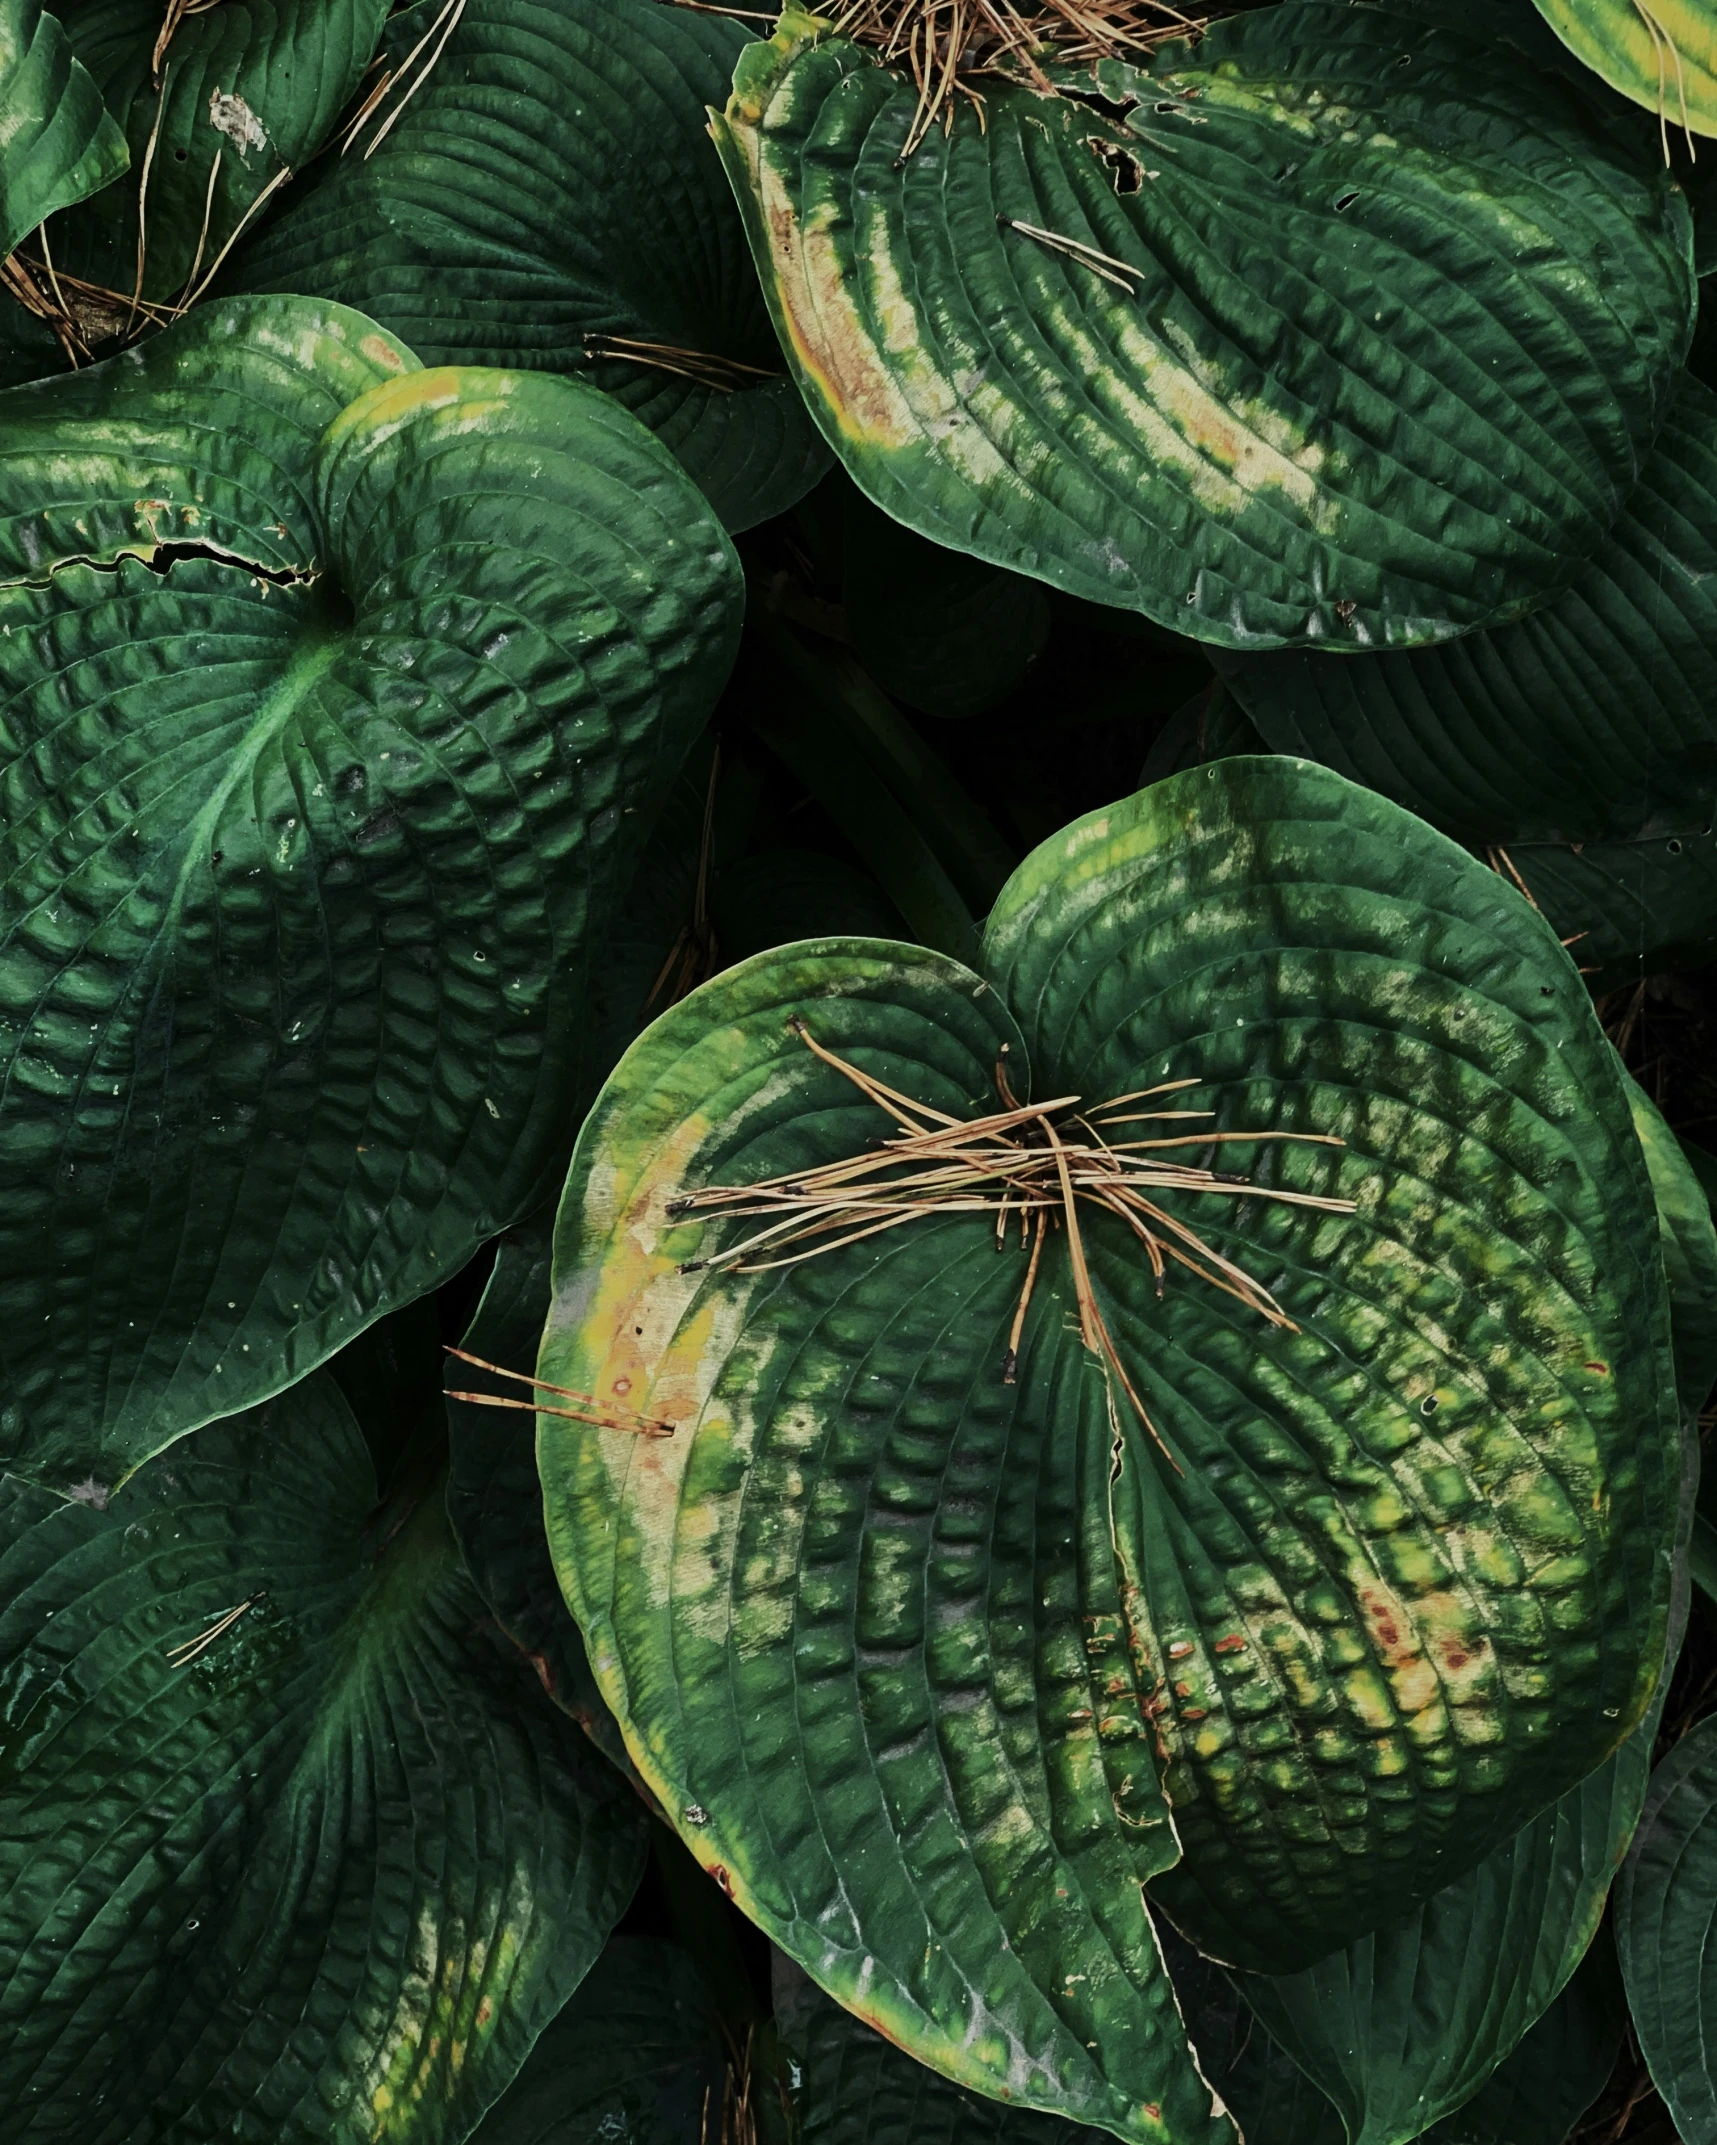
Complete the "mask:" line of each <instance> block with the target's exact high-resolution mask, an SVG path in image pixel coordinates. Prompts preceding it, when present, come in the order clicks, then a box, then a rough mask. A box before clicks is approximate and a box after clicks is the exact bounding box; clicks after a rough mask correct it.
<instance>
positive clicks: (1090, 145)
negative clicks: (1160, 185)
mask: <svg viewBox="0 0 1717 2145" xmlns="http://www.w3.org/2000/svg"><path fill="white" fill-rule="evenodd" d="M1085 146H1086V148H1087V149H1089V150H1090V151H1091V152H1092V154H1093V155H1094V156H1095V157H1096V159H1097V161H1098V162H1099V163H1100V164H1102V165H1104V166H1105V167H1106V168H1107V170H1108V172H1109V176H1110V177H1111V178H1112V179H1113V180H1114V182H1115V191H1116V193H1118V194H1136V193H1137V192H1138V190H1139V188H1140V187H1141V186H1142V185H1143V183H1144V171H1143V169H1142V167H1141V165H1140V163H1139V160H1138V158H1137V157H1136V156H1134V155H1133V153H1132V151H1131V150H1130V149H1123V148H1122V147H1121V145H1120V143H1119V142H1112V141H1105V140H1104V139H1103V137H1102V135H1100V134H1088V135H1086V137H1085Z"/></svg>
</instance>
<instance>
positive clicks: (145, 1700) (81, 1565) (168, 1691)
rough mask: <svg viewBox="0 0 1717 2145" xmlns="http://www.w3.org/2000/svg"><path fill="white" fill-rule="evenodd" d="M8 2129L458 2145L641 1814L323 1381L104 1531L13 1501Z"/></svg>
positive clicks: (38, 1497) (2, 1977)
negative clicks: (379, 1484) (387, 1483)
mask: <svg viewBox="0 0 1717 2145" xmlns="http://www.w3.org/2000/svg"><path fill="white" fill-rule="evenodd" d="M0 1688H3V1692H4V1718H5V1728H4V1730H3V1731H0V1986H3V1988H4V1995H3V1996H0V2127H3V2128H4V2131H5V2135H6V2137H7V2138H8V2139H9V2140H16V2141H17V2145H36V2141H37V2140H41V2141H44V2145H45V2141H48V2140H60V2139H72V2138H76V2139H79V2140H81V2141H83V2145H125V2141H130V2140H134V2139H141V2138H144V2137H150V2138H155V2137H161V2138H166V2137H174V2138H181V2137H183V2138H189V2137H216V2136H218V2137H222V2138H232V2139H239V2140H246V2141H255V2145H264V2141H267V2145H282V2141H284V2145H359V2141H360V2140H363V2141H365V2145H369V2141H378V2140H382V2141H385V2140H399V2141H406V2140H409V2141H412V2145H431V2141H442V2140H445V2141H446V2145H457V2141H458V2140H459V2139H461V2138H463V2137H465V2136H466V2135H467V2134H468V2132H469V2131H470V2129H471V2128H472V2127H473V2125H474V2124H475V2122H476V2121H477V2118H478V2117H479V2116H480V2115H481V2114H482V2112H483V2110H484V2109H485V2108H486V2107H487V2106H488V2105H489V2104H490V2102H492V2101H493V2100H494V2099H495V2098H496V2097H497V2095H498V2094H499V2093H500V2092H501V2091H502V2090H503V2088H504V2087H505V2086H506V2085H507V2083H508V2082H509V2080H510V2079H511V2077H512V2076H513V2074H514V2072H515V2071H516V2070H517V2069H518V2067H519V2065H520V2063H521V2062H522V2061H523V2060H524V2057H525V2055H526V2054H527V2052H528V2051H529V2049H530V2047H531V2044H532V2042H533V2041H534V2040H535V2038H536V2036H537V2034H538V2033H539V2032H540V2031H541V2029H542V2027H543V2026H544V2025H545V2024H546V2023H547V2022H548V2020H549V2019H550V2018H551V2017H553V2015H554V2014H555V2012H556V2011H557V2010H558V2009H559V2008H560V2006H561V2005H562V2004H563V2003H564V2002H565V2001H566V1999H567V1998H568V1997H569V1996H570V1995H571V1993H572V1991H573V1990H574V1988H576V1987H577V1985H578V1983H579V1981H580V1980H581V1979H582V1977H583V1975H584V1974H585V1972H586V1971H587V1969H588V1968H589V1967H590V1965H591V1963H592V1962H593V1961H594V1959H595V1958H596V1956H597V1954H598V1953H599V1952H600V1950H601V1949H602V1945H603V1943H604V1940H605V1939H606V1937H607V1934H608V1931H609V1929H610V1928H611V1927H612V1925H613V1923H614V1921H615V1920H616V1918H617V1917H618V1915H619V1914H620V1913H621V1911H622V1910H623V1909H624V1907H625V1905H626V1903H627V1901H628V1899H629V1898H630V1897H631V1894H632V1891H633V1888H634V1887H635V1885H636V1883H637V1880H638V1876H639V1874H640V1871H641V1869H642V1866H643V1854H644V1838H643V1834H644V1826H645V1823H646V1820H645V1817H644V1813H643V1811H642V1810H641V1809H640V1807H639V1805H638V1803H637V1801H636V1799H635V1797H634V1796H633V1795H632V1793H631V1791H630V1790H629V1789H628V1788H627V1786H626V1784H625V1782H624V1781H623V1780H622V1779H621V1778H620V1776H619V1775H618V1774H617V1773H615V1772H614V1771H613V1769H612V1768H611V1767H609V1766H608V1765H607V1764H606V1763H605V1762H604V1761H603V1760H602V1759H601V1758H599V1757H598V1756H597V1755H596V1754H595V1753H594V1752H593V1751H591V1750H590V1749H589V1747H588V1745H587V1744H586V1743H585V1741H584V1738H583V1737H582V1736H581V1735H580V1734H579V1732H578V1730H577V1729H576V1728H575V1727H574V1726H573V1725H572V1723H571V1722H570V1721H567V1720H565V1719H564V1718H563V1717H562V1716H561V1715H560V1714H558V1713H556V1712H555V1711H554V1709H553V1708H552V1707H551V1706H549V1705H547V1704H546V1703H545V1702H544V1700H543V1699H542V1696H541V1693H540V1692H539V1691H538V1689H537V1685H536V1679H535V1677H534V1676H533V1675H532V1674H531V1671H530V1669H529V1668H528V1666H527V1665H526V1664H525V1663H524V1662H523V1661H522V1660H521V1659H520V1658H519V1656H518V1654H517V1652H516V1651H515V1649H514V1648H513V1647H512V1646H511V1645H510V1644H509V1643H508V1642H507V1641H506V1639H505V1638H503V1637H502V1635H501V1634H500V1633H499V1632H498V1631H496V1630H495V1629H494V1627H493V1626H492V1625H491V1624H490V1623H489V1621H488V1618H487V1616H486V1614H485V1612H484V1610H483V1606H482V1603H481V1602H480V1601H479V1599H478V1597H477V1594H476V1591H475V1589H474V1588H473V1587H472V1585H471V1582H470V1580H469V1579H468V1578H467V1576H466V1574H465V1571H464V1568H463V1566H462V1565H461V1564H460V1561H459V1553H458V1550H457V1548H456V1546H455V1544H454V1541H453V1537H452V1535H451V1533H450V1531H449V1529H448V1527H447V1523H446V1518H445V1514H444V1512H443V1509H442V1501H441V1494H440V1483H439V1481H438V1480H437V1479H436V1477H435V1476H434V1475H433V1474H430V1475H428V1476H427V1477H424V1476H422V1475H420V1477H419V1479H418V1480H417V1482H416V1484H415V1493H414V1494H412V1493H408V1494H406V1495H404V1496H402V1497H398V1498H396V1499H395V1500H394V1501H393V1502H392V1503H391V1504H388V1505H384V1506H380V1507H378V1503H377V1496H376V1483H375V1476H374V1473H373V1471H372V1469H371V1467H370V1463H369V1457H368V1454H367V1453H366V1451H365V1448H364V1441H363V1437H362V1435H361V1434H360V1432H359V1429H358V1426H357V1424H356V1422H355V1421H354V1420H353V1418H352V1415H351V1413H350V1411H349V1409H348V1408H347V1407H346V1405H345V1402H344V1401H343V1400H342V1398H341V1397H340V1394H339V1391H338V1389H337V1388H336V1387H335V1385H334V1384H333V1381H332V1380H331V1379H329V1378H328V1377H327V1376H326V1375H325V1374H318V1375H317V1376H315V1377H313V1378H311V1379H310V1380H309V1381H308V1382H307V1383H305V1384H303V1385H300V1386H297V1387H295V1388H294V1389H293V1390H292V1391H291V1392H290V1393H288V1394H286V1395H284V1396H282V1397H281V1398H279V1399H277V1400H274V1401H271V1402H269V1403H267V1404H266V1405H265V1406H263V1407H262V1408H259V1409H257V1410H256V1411H254V1412H253V1413H251V1414H248V1415H245V1416H241V1417H238V1418H236V1419H235V1420H234V1421H232V1422H228V1423H221V1424H218V1425H215V1426H213V1427H211V1428H209V1429H206V1430H204V1431H202V1432H200V1433H199V1434H198V1435H197V1436H196V1437H195V1438H194V1439H192V1440H190V1441H188V1442H187V1443H186V1444H185V1445H183V1446H182V1447H180V1449H179V1450H177V1451H176V1452H175V1453H174V1454H173V1455H172V1457H171V1458H170V1459H166V1460H163V1461H161V1462H159V1463H158V1464H157V1465H156V1466H154V1467H151V1468H147V1469H145V1470H144V1471H143V1473H141V1474H140V1475H138V1476H137V1477H136V1479H135V1480H133V1481H132V1482H130V1483H128V1484H126V1486H125V1487H124V1488H123V1489H121V1490H119V1491H117V1492H116V1493H115V1494H114V1495H113V1496H112V1497H111V1498H106V1497H105V1496H104V1495H103V1493H102V1492H100V1491H99V1490H98V1489H97V1487H96V1486H95V1485H94V1484H91V1483H86V1484H84V1485H82V1487H81V1490H80V1493H79V1495H78V1496H77V1497H74V1498H73V1499H70V1500H66V1499H62V1498H59V1497H57V1496H54V1495H52V1494H50V1493H49V1492H48V1491H46V1490H42V1489H38V1488H35V1487H33V1486H31V1485H27V1484H25V1483H22V1482H20V1481H18V1480H17V1478H16V1477H10V1478H7V1479H6V1480H5V1481H4V1482H0Z"/></svg>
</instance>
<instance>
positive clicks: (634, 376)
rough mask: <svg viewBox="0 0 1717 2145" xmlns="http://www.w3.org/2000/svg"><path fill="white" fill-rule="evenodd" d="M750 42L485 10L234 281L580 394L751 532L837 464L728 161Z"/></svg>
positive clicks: (424, 27) (473, 4)
mask: <svg viewBox="0 0 1717 2145" xmlns="http://www.w3.org/2000/svg"><path fill="white" fill-rule="evenodd" d="M440 11H441V0H419V4H418V5H417V7H415V8H414V9H413V10H412V11H411V14H410V15H409V16H408V17H406V18H404V19H403V20H402V22H401V23H399V24H396V25H395V27H394V30H393V32H392V34H391V36H390V45H391V46H392V47H394V48H396V49H397V48H400V47H403V48H404V51H403V52H402V58H403V57H404V54H405V53H409V51H410V48H411V47H412V46H413V45H415V44H416V43H417V42H418V37H419V35H421V34H423V33H426V32H428V31H429V30H430V29H431V27H432V25H433V23H434V22H435V21H436V19H437V18H438V16H439V14H440ZM408 25H410V26H411V27H410V28H409V29H408V27H407V26H408ZM749 41H750V33H749V32H747V31H745V30H744V29H742V28H741V26H740V25H739V24H738V23H737V22H730V21H726V20H723V19H722V18H721V17H719V16H711V15H691V14H686V13H683V12H680V11H678V10H676V9H673V8H668V7H662V6H660V5H657V4H656V0H467V4H466V6H465V7H464V9H463V11H462V13H461V14H460V16H459V19H458V22H457V25H456V26H455V27H454V28H453V29H452V31H451V34H450V35H449V36H448V37H447V40H446V43H445V46H444V47H443V48H441V52H440V57H439V59H438V60H437V61H436V63H435V66H434V68H433V70H432V72H431V73H430V74H429V75H428V77H427V79H426V80H425V81H424V84H423V87H422V88H421V89H416V90H411V88H410V86H411V83H412V82H413V80H414V79H415V78H416V74H417V69H416V68H415V67H414V68H412V69H410V70H408V71H404V72H402V73H401V75H400V77H399V80H398V86H397V87H396V88H395V90H394V91H393V92H392V94H390V96H388V97H387V98H385V99H384V100H383V102H382V104H381V105H380V106H379V107H378V109H377V112H376V115H375V118H374V121H373V122H372V124H371V125H370V126H369V127H367V128H366V129H365V131H364V132H363V133H362V134H361V135H360V136H359V137H358V138H357V140H356V141H355V142H354V145H353V147H352V149H351V150H350V151H349V153H347V154H346V155H345V156H343V157H340V158H338V159H331V160H329V162H328V164H327V166H326V168H325V172H324V174H323V176H322V177H321V179H320V182H319V183H318V184H317V185H316V186H315V187H314V190H313V191H312V192H311V193H310V195H309V197H308V199H306V200H305V201H304V202H302V203H301V204H298V205H296V206H294V207H292V208H291V209H290V210H289V212H288V213H287V214H286V215H285V216H284V217H283V218H281V220H280V221H279V222H278V223H277V224H276V225H275V226H274V227H273V228H272V229H271V230H270V231H269V232H268V233H267V235H266V236H265V237H263V238H261V239H260V240H259V241H258V242H257V243H256V244H255V245H254V246H252V247H251V248H250V249H249V250H248V252H247V254H246V255H245V256H244V258H243V259H242V260H241V261H240V263H239V267H238V270H237V277H236V280H237V282H238V284H239V286H240V287H242V288H243V289H246V290H294V291H309V292H312V293H315V294H316V295H318V296H322V297H329V298H338V299H341V300H343V301H344V302H345V303H347V304H348V305H361V306H362V307H363V309H364V311H365V312H367V313H371V314H373V315H374V316H375V318H376V319H377V320H380V321H383V322H385V323H386V324H387V326H388V327H390V328H392V329H393V330H394V331H395V332H396V333H397V334H398V335H400V336H402V337H403V338H404V339H405V341H406V342H408V343H409V344H410V345H411V347H412V348H413V349H414V350H415V351H417V353H418V354H419V356H420V357H422V358H423V359H424V360H425V361H426V362H427V363H430V364H452V363H471V364H483V365H516V366H520V367H524V368H528V369H530V370H533V371H535V370H543V371H550V372H567V371H576V372H578V373H580V374H582V375H583V376H584V377H586V378H588V379H591V380H593V381H594V382H595V383H596V384H597V385H598V386H600V387H603V388H606V389H607V390H608V391H609V392H610V393H611V394H614V395H617V396H618V397H619V398H620V399H621V401H623V402H624V403H625V405H626V407H627V408H628V409H630V410H631V411H632V412H633V413H634V415H636V416H638V417H640V418H642V419H643V421H644V422H645V423H646V424H647V425H649V427H650V428H651V430H652V431H654V432H655V433H656V434H657V436H658V437H659V438H661V439H662V440H663V441H664V442H665V443H666V444H667V445H668V446H669V447H671V448H672V449H673V450H674V452H675V453H676V454H677V455H678V456H679V457H680V459H681V461H682V462H683V463H684V464H685V466H686V468H687V469H688V470H689V471H690V472H691V474H692V476H693V477H694V478H695V479H696V481H697V482H698V484H699V485H700V486H701V487H702V488H703V490H704V491H705V492H706V493H707V495H708V496H709V498H710V499H711V501H712V502H713V503H714V505H715V507H716V509H717V511H718V512H719V513H720V515H721V517H722V519H723V520H724V521H725V522H726V523H727V525H728V527H729V528H733V529H743V528H748V527H749V526H750V525H751V524H752V523H753V522H756V521H762V520H763V519H765V518H766V517H767V516H769V515H771V514H778V513H780V512H782V511H783V510H784V509H785V508H787V507H789V506H791V505H792V504H793V502H794V500H795V499H797V498H798V497H799V496H800V494H801V493H803V492H805V491H807V490H809V488H810V486H811V485H812V484H813V483H814V482H815V481H816V479H817V478H818V476H819V475H821V473H822V471H823V469H824V468H825V467H826V466H827V460H828V456H827V450H826V449H825V448H824V447H823V444H822V442H821V440H820V439H819V438H818V437H817V434H816V431H815V429H814V427H813V426H812V425H811V423H810V421H809V419H808V418H807V417H806V414H805V411H804V408H803V406H802V404H801V402H800V399H799V393H798V390H797V388H795V386H794V385H793V382H792V381H791V379H790V378H788V377H787V374H786V372H785V370H784V368H783V364H782V359H781V354H780V351H779V350H778V349H777V347H776V343H775V338H774V335H773V334H772V333H771V331H770V326H769V318H768V314H767V312H766V311H765V309H764V305H763V301H762V296H761V294H760V292H759V290H758V287H757V278H756V275H755V273H754V272H753V270H752V267H751V264H750V262H749V260H748V258H747V255H746V245H745V236H744V232H743V229H742V227H741V225H740V221H739V217H738V214H737V212H736V210H735V207H734V203H733V198H732V194H731V192H730V190H729V188H728V186H727V183H726V181H725V179H724V178H723V176H722V173H721V167H720V164H719V162H718V160H717V158H716V156H715V154H714V152H713V150H712V149H711V147H710V143H709V138H708V124H709V122H708V116H707V112H706V109H705V108H706V107H707V106H709V105H712V104H714V105H719V104H722V103H724V102H725V101H726V98H727V92H728V84H729V82H730V80H731V78H732V74H733V66H734V61H735V60H736V58H737V57H738V55H739V53H740V52H741V51H742V50H743V48H744V47H745V45H746V44H747V43H748V42H749ZM420 64H421V63H420ZM408 90H410V101H409V102H408V103H404V104H403V108H402V104H401V100H402V99H403V98H404V96H405V95H406V93H407V91H408ZM396 110H398V111H400V115H401V116H400V117H399V120H398V123H397V124H396V125H391V126H390V120H391V117H392V114H393V113H394V112H395V111H396ZM383 128H388V131H387V132H386V134H385V138H383V135H382V129H383ZM371 152H373V153H371ZM628 353H629V354H628Z"/></svg>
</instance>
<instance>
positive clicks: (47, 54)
mask: <svg viewBox="0 0 1717 2145" xmlns="http://www.w3.org/2000/svg"><path fill="white" fill-rule="evenodd" d="M127 157H128V152H127V150H126V146H125V137H124V135H123V134H121V132H120V131H119V128H118V127H117V125H116V124H115V123H114V120H113V117H112V115H111V114H110V113H109V112H108V110H107V108H106V107H105V106H104V105H103V103H102V101H101V91H100V90H99V89H98V88H97V87H96V85H95V83H94V82H93V81H92V80H91V79H90V76H89V73H88V71H87V69H85V68H84V67H82V66H80V65H79V63H78V61H77V60H76V58H75V57H74V56H73V53H72V49H71V46H70V44H69V43H68V42H67V40H66V33H65V31H64V29H63V28H62V26H61V23H60V19H59V16H58V15H48V14H44V13H43V11H42V8H41V6H40V4H39V0H0V258H4V256H6V255H7V254H9V253H10V252H11V251H12V249H13V247H14V246H16V245H17V243H18V241H19V240H20V239H21V238H23V237H25V236H26V234H27V233H29V232H31V231H33V230H34V229H35V228H36V226H37V225H38V224H39V223H41V222H43V221H44V219H45V218H47V217H49V216H51V215H52V214H53V213H54V211H55V210H56V209H63V208H66V207H68V206H69V205H70V204H71V203H72V202H74V201H82V200H83V199H85V197H86V196H88V195H90V194H93V193H98V192H99V191H100V190H101V188H102V187H104V186H109V185H111V184H112V183H113V181H114V180H115V179H117V178H118V177H119V175H120V173H121V172H122V171H123V170H124V169H125V166H126V162H127Z"/></svg>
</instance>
